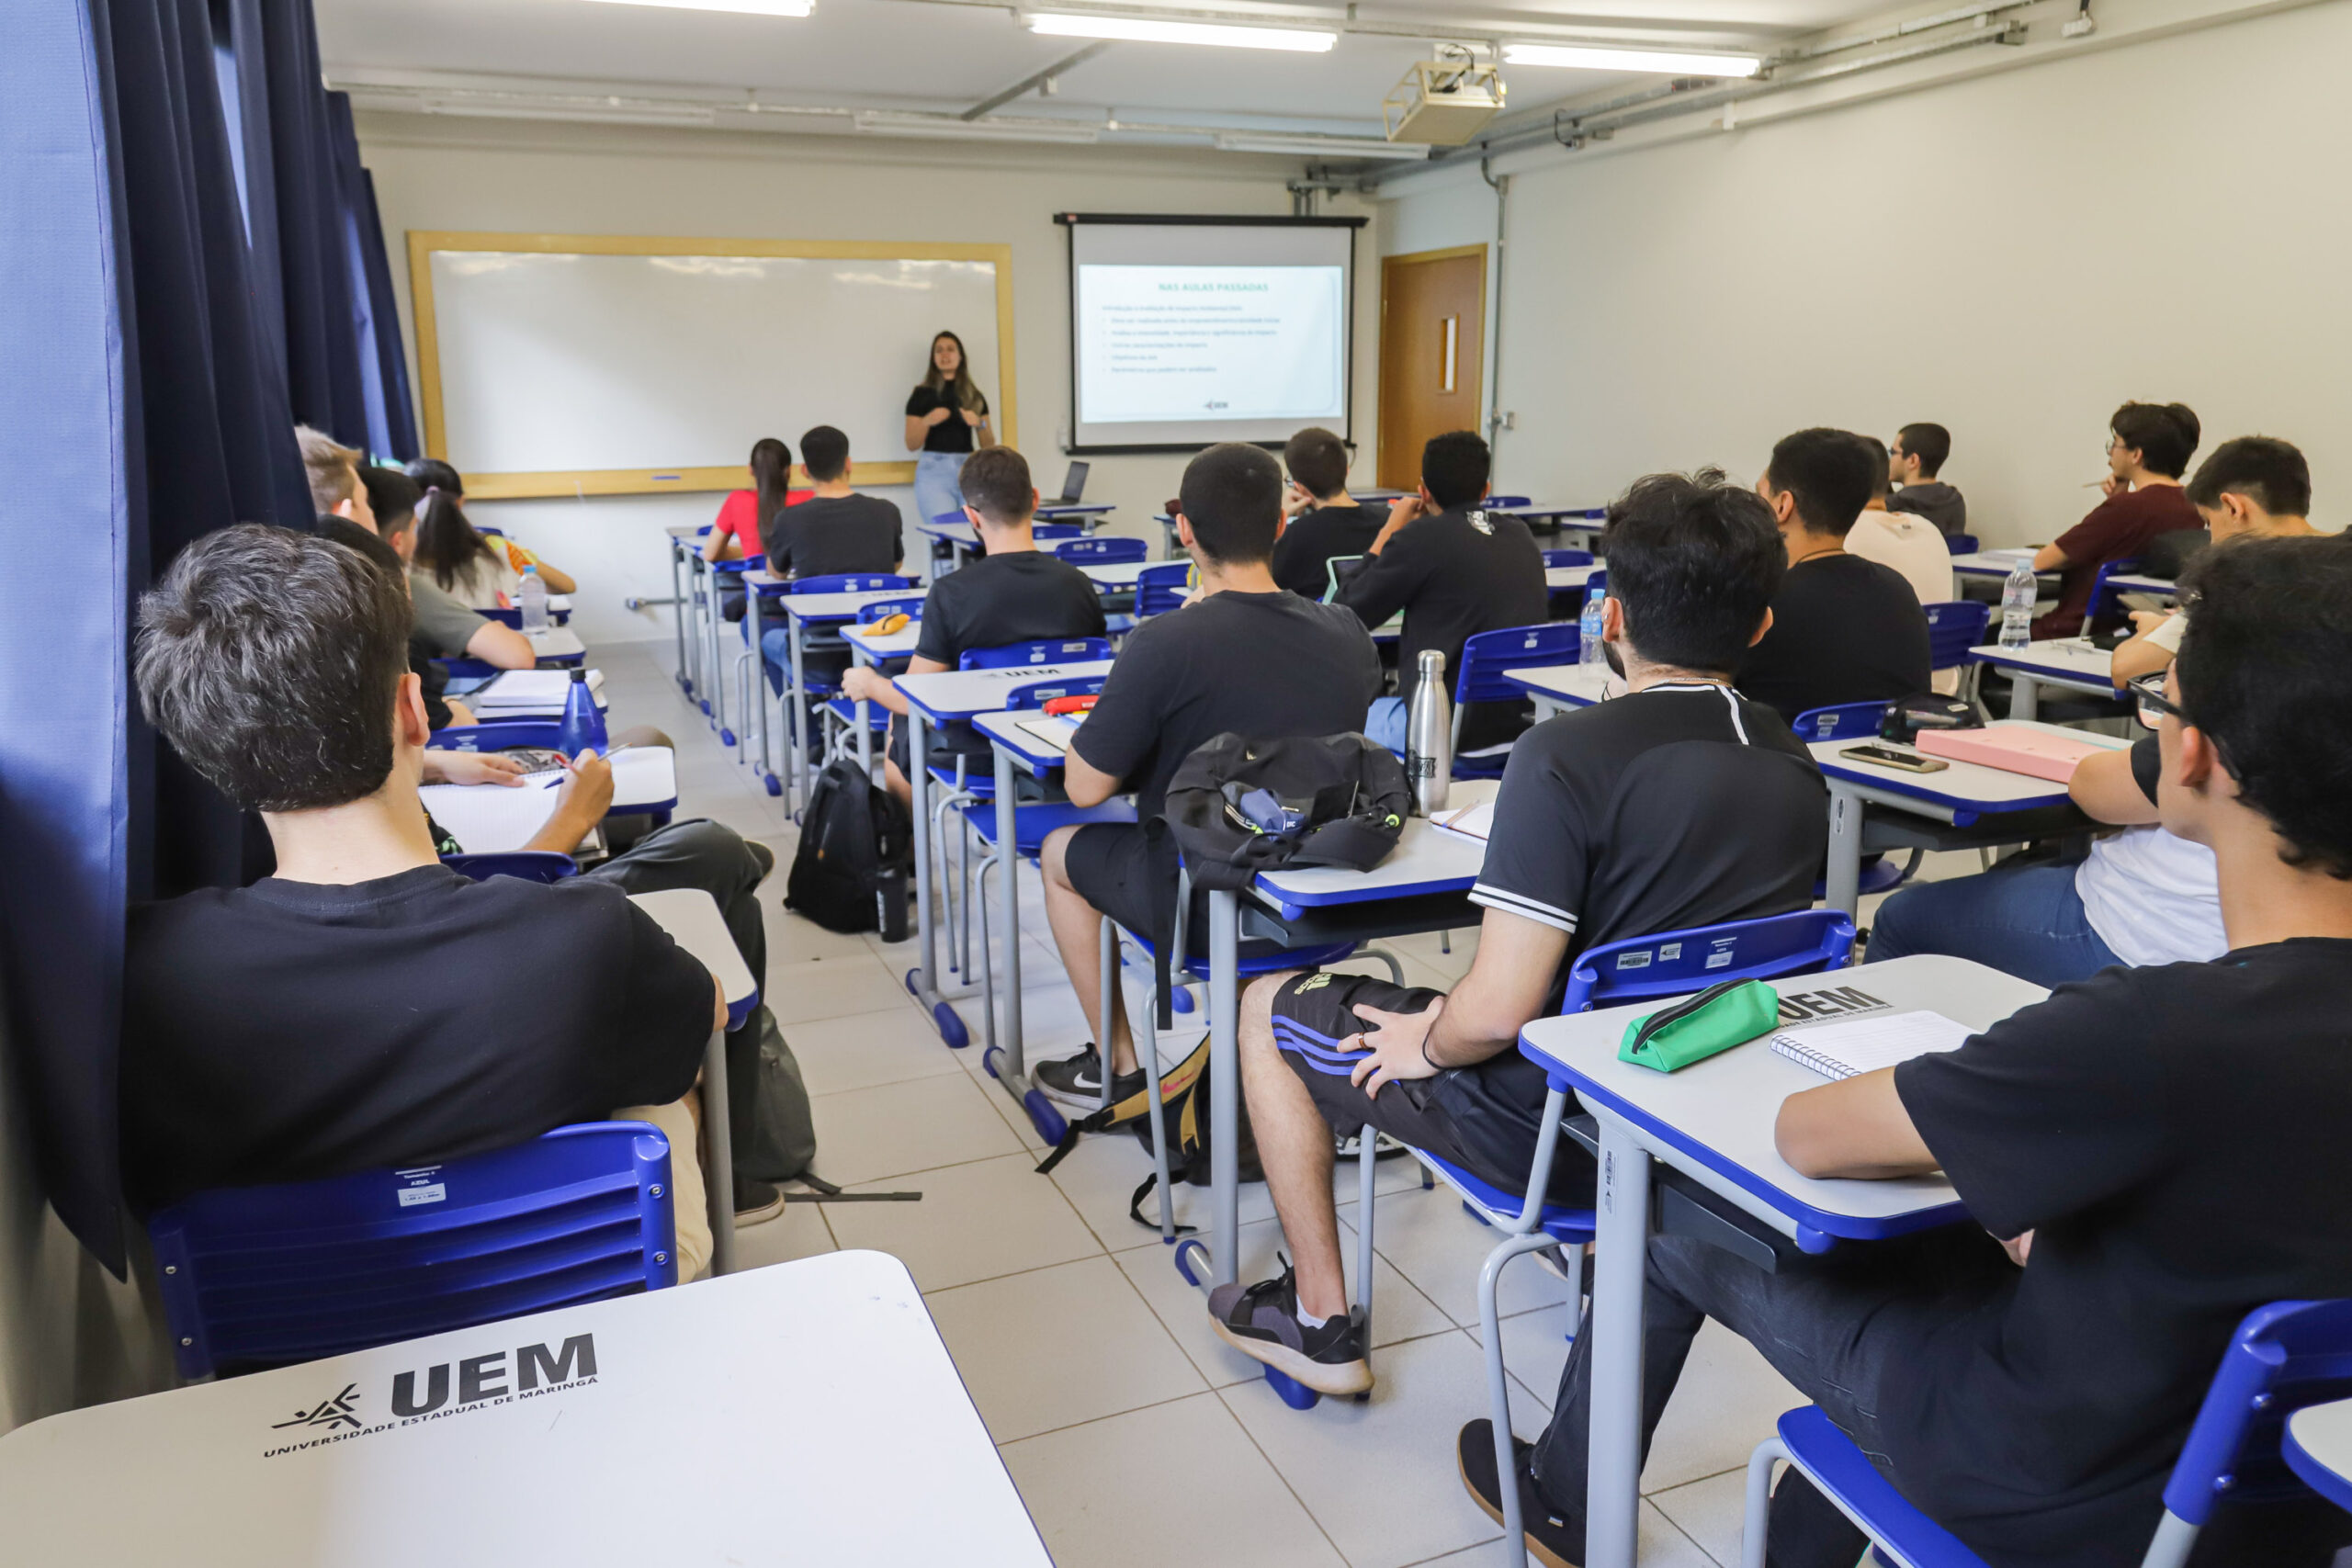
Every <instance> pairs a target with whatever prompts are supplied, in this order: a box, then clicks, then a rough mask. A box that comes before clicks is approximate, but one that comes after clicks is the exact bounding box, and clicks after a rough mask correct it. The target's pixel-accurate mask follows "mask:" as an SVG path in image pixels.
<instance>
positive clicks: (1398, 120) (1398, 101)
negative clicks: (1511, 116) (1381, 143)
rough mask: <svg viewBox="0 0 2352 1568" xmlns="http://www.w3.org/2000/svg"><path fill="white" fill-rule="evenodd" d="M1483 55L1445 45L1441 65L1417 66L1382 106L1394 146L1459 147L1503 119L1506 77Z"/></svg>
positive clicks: (1435, 62) (1420, 63)
mask: <svg viewBox="0 0 2352 1568" xmlns="http://www.w3.org/2000/svg"><path fill="white" fill-rule="evenodd" d="M1480 52H1481V51H1474V50H1472V49H1471V48H1470V47H1469V46H1468V45H1465V44H1458V43H1448V44H1440V45H1439V46H1438V50H1437V58H1436V59H1434V60H1423V61H1417V62H1415V63H1414V65H1413V68H1412V69H1411V70H1410V71H1408V72H1406V73H1405V79H1404V80H1403V81H1401V82H1399V83H1397V85H1396V86H1395V87H1394V88H1392V89H1390V91H1389V94H1388V96H1386V97H1385V98H1383V99H1382V100H1381V101H1380V118H1381V120H1382V122H1383V123H1384V124H1385V125H1386V126H1387V128H1388V140H1389V141H1426V142H1430V143H1431V144H1433V145H1436V146H1440V147H1459V146H1461V145H1462V143H1464V142H1465V141H1469V140H1470V139H1471V138H1472V137H1474V136H1476V135H1477V134H1478V132H1479V131H1481V130H1485V129H1486V125H1487V121H1488V120H1490V119H1492V118H1495V116H1497V115H1498V114H1500V113H1502V112H1503V79H1502V73H1500V72H1498V70H1496V69H1495V66H1494V64H1493V63H1492V62H1490V61H1482V60H1481V59H1480V58H1479V54H1480Z"/></svg>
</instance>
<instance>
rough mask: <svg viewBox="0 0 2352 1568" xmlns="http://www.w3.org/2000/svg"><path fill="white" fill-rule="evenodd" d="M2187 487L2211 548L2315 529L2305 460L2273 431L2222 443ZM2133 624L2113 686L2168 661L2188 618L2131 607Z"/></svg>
mask: <svg viewBox="0 0 2352 1568" xmlns="http://www.w3.org/2000/svg"><path fill="white" fill-rule="evenodd" d="M2185 491H2186V493H2187V495H2188V502H2189V504H2190V505H2192V506H2194V507H2196V508H2197V513H2198V515H2199V516H2200V517H2202V518H2204V520H2205V526H2206V527H2207V528H2208V529H2209V530H2211V540H2212V543H2214V544H2216V545H2222V544H2227V543H2229V542H2230V541H2232V540H2233V539H2295V538H2311V537H2312V536H2316V535H2318V533H2319V530H2318V529H2316V528H2314V527H2312V525H2311V519H2310V517H2309V516H2308V515H2306V514H2307V513H2309V512H2310V511H2311V509H2312V468H2311V465H2310V464H2309V463H2307V462H2305V461H2304V460H2303V455H2302V453H2301V452H2300V451H2298V450H2296V449H2295V447H2293V446H2290V445H2289V444H2288V443H2286V442H2284V441H2280V440H2278V439H2276V438H2275V437H2272V436H2268V435H2241V436H2239V437H2238V438H2237V439H2236V440H2235V441H2224V442H2223V443H2222V445H2221V446H2217V447H2215V448H2214V449H2213V455H2212V456H2211V457H2208V458H2206V459H2205V460H2204V461H2203V462H2202V463H2199V465H2198V466H2197V476H2196V478H2194V479H2190V480H2189V481H2188V485H2187V486H2186V487H2185ZM2159 537H2172V535H2160V536H2159ZM2131 625H2132V626H2133V628H2134V629H2135V631H2136V633H2137V635H2136V636H2134V637H2132V638H2131V641H2129V642H2127V643H2125V644H2123V646H2122V647H2120V648H2119V649H2116V650H2115V662H2114V675H2115V683H2116V684H2117V685H2118V686H2120V685H2122V684H2124V683H2125V682H2129V681H2135V680H2137V679H2139V678H2140V677H2141V676H2143V675H2153V674H2154V673H2155V672H2156V671H2159V670H2162V669H2163V668H2165V666H2166V665H2167V664H2170V663H2171V662H2172V659H2173V655H2174V654H2176V653H2178V652H2179V651H2180V634H2181V633H2182V632H2184V631H2186V630H2187V629H2188V619H2187V617H2186V616H2184V615H2182V614H2181V613H2180V612H2179V611H2178V610H2172V611H2164V610H2154V611H2151V610H2134V611H2133V612H2131Z"/></svg>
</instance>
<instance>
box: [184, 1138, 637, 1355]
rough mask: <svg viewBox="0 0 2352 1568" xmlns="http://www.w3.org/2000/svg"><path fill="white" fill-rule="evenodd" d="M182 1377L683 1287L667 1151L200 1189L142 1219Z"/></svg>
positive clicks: (577, 1148) (539, 1142)
mask: <svg viewBox="0 0 2352 1568" xmlns="http://www.w3.org/2000/svg"><path fill="white" fill-rule="evenodd" d="M147 1232H148V1235H149V1237H150V1239H151V1240H152V1241H153V1244H154V1250H155V1262H156V1265H157V1283H158V1286H159V1288H160V1290H161V1292H162V1294H163V1298H164V1316H165V1318H166V1319H167V1320H168V1321H169V1323H170V1325H171V1333H172V1339H173V1343H174V1350H175V1357H176V1359H177V1360H178V1363H179V1372H180V1376H181V1377H182V1378H184V1379H190V1380H193V1379H199V1378H209V1377H211V1376H213V1375H214V1374H216V1373H218V1372H220V1371H253V1370H256V1369H259V1368H263V1367H273V1366H283V1365H286V1364H287V1363H289V1362H293V1361H307V1360H313V1359H317V1358H319V1357H322V1356H338V1355H343V1354H345V1353H346V1352H349V1351H353V1350H364V1349H367V1348H369V1347H371V1346H376V1345H388V1344H391V1343H393V1342H394V1341H397V1340H401V1339H413V1338H417V1337H422V1336H424V1335H428V1334H442V1333H446V1332H447V1331H448V1330H450V1329H455V1328H466V1327H470V1326H471V1325H475V1324H480V1323H492V1322H495V1321H497V1320H499V1319H501V1318H509V1317H521V1316H523V1315H525V1314H528V1313H535V1312H547V1311H550V1310H552V1309H553V1308H556V1307H562V1306H574V1305H577V1304H579V1303H582V1302H594V1301H603V1300H605V1298H607V1297H611V1296H625V1295H634V1294H636V1293H637V1292H639V1291H658V1290H663V1289H666V1288H667V1287H669V1286H671V1285H674V1284H676V1283H677V1282H678V1260H677V1234H676V1227H675V1224H674V1219H673V1211H672V1198H671V1190H670V1141H669V1139H667V1138H666V1137H664V1136H662V1132H661V1130H660V1129H659V1128H656V1127H654V1126H652V1125H651V1124H650V1123H648V1122H581V1123H578V1124H577V1125H573V1126H569V1127H558V1128H556V1129H555V1130H554V1131H553V1132H550V1133H548V1134H543V1135H542V1136H540V1137H537V1138H534V1139H532V1140H531V1141H529V1142H528V1143H523V1144H516V1145H513V1146H512V1147H509V1148H503V1149H494V1150H492V1151H491V1152H490V1153H488V1154H479V1155H469V1156H466V1157H465V1158H463V1159H456V1160H447V1161H444V1162H442V1163H440V1164H437V1165H420V1166H416V1167H413V1168H405V1169H400V1170H368V1171H361V1172H358V1173H356V1174H355V1175H351V1176H335V1177H328V1178H325V1179H322V1180H318V1181H302V1182H288V1183H284V1184H282V1185H277V1186H269V1187H237V1188H220V1189H216V1190H212V1191H208V1192H199V1193H197V1194H196V1195H194V1196H193V1197H190V1198H187V1199H184V1200H182V1201H179V1202H177V1203H175V1204H173V1205H171V1206H170V1207H169V1208H167V1209H164V1210H163V1211H161V1212H160V1213H157V1214H156V1215H155V1216H154V1217H153V1219H151V1220H150V1221H149V1222H148V1224H147Z"/></svg>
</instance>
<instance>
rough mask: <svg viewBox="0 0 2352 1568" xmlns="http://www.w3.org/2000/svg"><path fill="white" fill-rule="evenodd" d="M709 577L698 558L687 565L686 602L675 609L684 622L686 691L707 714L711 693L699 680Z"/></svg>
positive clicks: (704, 641) (700, 559) (707, 571)
mask: <svg viewBox="0 0 2352 1568" xmlns="http://www.w3.org/2000/svg"><path fill="white" fill-rule="evenodd" d="M709 575H710V572H709V569H708V568H707V567H706V566H705V565H704V564H703V558H702V557H700V556H692V557H689V558H687V561H686V602H685V603H684V604H681V605H679V606H678V614H679V615H683V616H684V617H685V620H686V627H685V635H686V691H687V694H688V695H690V696H692V697H693V698H694V699H695V702H696V703H698V704H699V705H701V707H702V710H703V712H705V713H708V712H709V711H710V693H709V691H708V690H707V687H706V686H705V683H704V682H703V678H702V653H703V647H704V644H705V643H706V642H707V641H708V640H709V639H708V638H707V637H705V636H704V633H703V629H702V604H703V593H702V590H703V581H704V579H705V578H707V577H708V576H709Z"/></svg>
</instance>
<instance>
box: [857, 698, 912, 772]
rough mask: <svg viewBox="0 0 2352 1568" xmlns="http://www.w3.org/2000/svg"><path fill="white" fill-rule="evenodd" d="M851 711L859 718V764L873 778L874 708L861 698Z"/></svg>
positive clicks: (909, 759)
mask: <svg viewBox="0 0 2352 1568" xmlns="http://www.w3.org/2000/svg"><path fill="white" fill-rule="evenodd" d="M850 711H851V713H852V714H853V715H854V716H855V717H856V719H857V765H858V768H859V770H860V771H861V772H863V773H865V776H866V777H867V778H869V779H871V778H872V777H873V776H874V725H873V717H874V709H873V708H872V707H871V706H870V705H867V704H866V703H865V701H864V700H863V699H860V700H859V701H858V702H856V703H854V704H852V705H851V707H850ZM907 760H908V761H910V762H911V761H913V760H914V753H913V752H911V751H910V752H908V753H907Z"/></svg>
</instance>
